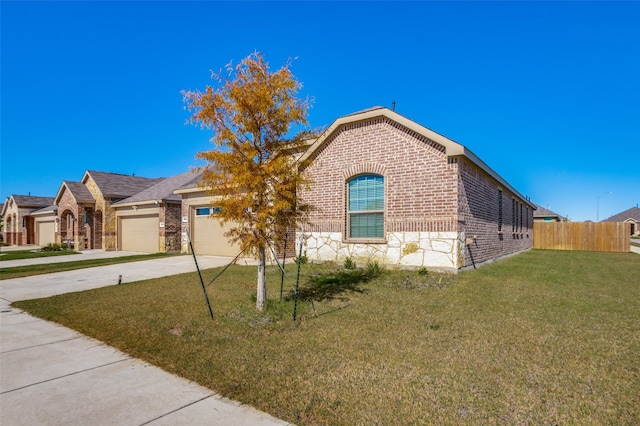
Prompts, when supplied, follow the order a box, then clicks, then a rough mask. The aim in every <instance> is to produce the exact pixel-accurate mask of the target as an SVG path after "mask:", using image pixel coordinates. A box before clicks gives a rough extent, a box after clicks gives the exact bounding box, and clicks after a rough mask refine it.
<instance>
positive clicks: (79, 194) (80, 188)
mask: <svg viewBox="0 0 640 426" xmlns="http://www.w3.org/2000/svg"><path fill="white" fill-rule="evenodd" d="M62 183H63V184H64V185H65V186H66V187H67V189H68V190H69V192H71V194H72V195H73V198H75V200H76V201H77V202H79V203H87V202H94V201H96V199H95V198H94V197H93V194H92V193H91V191H89V188H87V186H86V185H85V184H84V183H82V182H72V181H68V180H65V181H63V182H62Z"/></svg>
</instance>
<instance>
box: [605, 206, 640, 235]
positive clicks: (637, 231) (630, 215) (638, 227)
mask: <svg viewBox="0 0 640 426" xmlns="http://www.w3.org/2000/svg"><path fill="white" fill-rule="evenodd" d="M601 222H624V223H628V224H630V225H631V235H632V236H640V208H639V207H638V206H635V207H631V208H630V209H628V210H625V211H623V212H621V213H618V214H615V215H613V216H611V217H608V218H606V219H604V220H601Z"/></svg>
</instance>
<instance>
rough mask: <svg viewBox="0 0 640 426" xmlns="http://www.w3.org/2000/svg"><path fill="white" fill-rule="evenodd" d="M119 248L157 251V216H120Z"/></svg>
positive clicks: (158, 248) (158, 238)
mask: <svg viewBox="0 0 640 426" xmlns="http://www.w3.org/2000/svg"><path fill="white" fill-rule="evenodd" d="M120 241H121V244H120V248H121V250H128V251H141V252H144V253H157V252H159V251H160V231H159V220H158V216H155V215H152V216H131V217H122V218H120Z"/></svg>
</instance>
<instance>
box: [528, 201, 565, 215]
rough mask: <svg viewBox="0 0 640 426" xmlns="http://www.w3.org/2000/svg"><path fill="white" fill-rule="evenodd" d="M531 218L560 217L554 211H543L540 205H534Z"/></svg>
mask: <svg viewBox="0 0 640 426" xmlns="http://www.w3.org/2000/svg"><path fill="white" fill-rule="evenodd" d="M534 204H536V203H534ZM533 217H561V216H560V215H559V214H558V213H556V212H554V211H551V210H549V209H545V208H544V207H542V206H541V205H540V204H536V210H534V211H533Z"/></svg>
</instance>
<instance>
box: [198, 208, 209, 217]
mask: <svg viewBox="0 0 640 426" xmlns="http://www.w3.org/2000/svg"><path fill="white" fill-rule="evenodd" d="M210 214H211V209H210V208H209V207H199V208H197V209H196V216H209V215H210Z"/></svg>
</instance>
